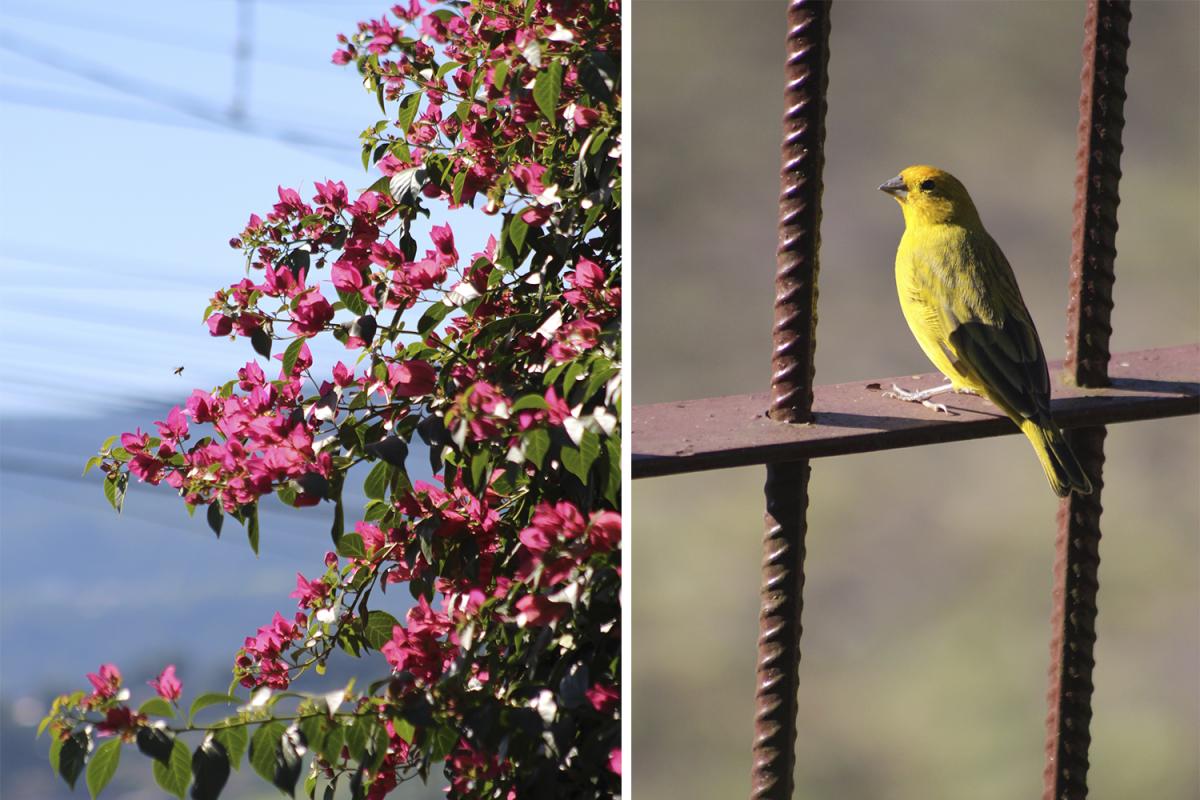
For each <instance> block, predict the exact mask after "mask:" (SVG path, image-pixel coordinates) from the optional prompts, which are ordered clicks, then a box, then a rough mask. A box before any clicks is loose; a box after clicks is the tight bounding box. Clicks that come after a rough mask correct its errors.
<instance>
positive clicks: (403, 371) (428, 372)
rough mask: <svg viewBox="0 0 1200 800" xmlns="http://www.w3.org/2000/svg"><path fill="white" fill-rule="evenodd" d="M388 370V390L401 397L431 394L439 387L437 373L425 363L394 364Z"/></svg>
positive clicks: (405, 362)
mask: <svg viewBox="0 0 1200 800" xmlns="http://www.w3.org/2000/svg"><path fill="white" fill-rule="evenodd" d="M387 369H388V388H389V389H390V390H391V392H392V394H394V395H397V396H399V397H419V396H421V395H423V394H429V393H430V392H432V391H433V388H434V387H435V386H436V385H437V371H436V370H434V368H433V366H432V365H431V364H429V363H427V362H425V361H402V362H399V363H396V362H392V363H390V364H388V365H387Z"/></svg>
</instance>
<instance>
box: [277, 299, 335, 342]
mask: <svg viewBox="0 0 1200 800" xmlns="http://www.w3.org/2000/svg"><path fill="white" fill-rule="evenodd" d="M331 319H333V306H331V305H330V304H329V301H328V300H326V299H325V298H324V296H322V295H321V293H320V292H317V291H316V290H310V291H309V292H307V293H306V294H305V295H304V296H303V297H302V298H301V299H300V302H299V303H298V304H297V305H296V307H295V308H294V309H292V324H290V325H288V330H289V331H291V332H292V333H294V334H296V335H298V336H316V335H317V334H318V333H320V332H321V330H322V329H323V328H324V327H325V324H326V323H328V322H329V321H330V320H331Z"/></svg>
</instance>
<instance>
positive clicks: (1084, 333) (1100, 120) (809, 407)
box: [633, 0, 1200, 800]
mask: <svg viewBox="0 0 1200 800" xmlns="http://www.w3.org/2000/svg"><path fill="white" fill-rule="evenodd" d="M829 7H830V3H829V2H828V1H827V0H792V2H791V3H790V4H789V6H788V12H787V59H786V63H785V71H786V90H785V106H784V107H785V113H784V138H783V169H782V174H781V182H782V192H781V195H780V223H779V249H778V259H777V271H776V281H775V325H774V331H773V332H774V336H773V343H774V350H773V353H772V379H771V391H770V394H769V396H768V395H745V396H737V397H723V398H713V399H707V400H696V401H687V402H679V403H661V404H657V405H650V406H638V407H635V408H634V411H633V445H634V446H633V450H634V452H633V477H634V478H645V477H653V476H658V475H669V474H675V473H682V472H692V471H697V470H709V469H722V468H727V467H734V466H744V465H747V464H765V465H766V467H767V480H766V486H765V493H766V518H765V521H766V531H765V534H764V538H763V568H762V570H763V572H762V574H763V578H762V589H761V593H762V597H761V602H762V606H761V612H760V616H759V640H758V651H759V655H758V667H757V669H758V675H757V679H758V680H757V691H756V697H755V736H754V744H753V747H754V753H753V771H752V776H751V797H753V798H756V800H758V799H761V800H766V799H767V798H779V799H782V798H790V797H791V796H792V794H793V771H794V767H795V742H796V701H797V686H798V672H799V663H800V635H801V630H802V629H801V624H800V616H801V610H802V608H803V597H802V592H803V588H804V553H805V547H804V537H805V533H806V531H807V520H806V515H807V508H808V476H809V472H810V468H809V459H811V458H816V457H821V456H833V455H842V454H846V453H859V452H870V451H876V450H886V449H892V448H897V447H911V446H920V445H926V444H934V443H937V442H946V441H957V440H962V439H973V438H980V437H986V436H998V435H1004V434H1012V433H1016V432H1017V430H1016V428H1015V427H1014V426H1013V425H1012V423H1011V422H1010V421H1009V420H1008V419H1007V417H1004V416H1003V415H1000V414H997V412H996V410H995V409H994V408H991V407H989V406H987V405H985V404H984V402H983V401H982V400H980V399H978V398H971V397H962V396H956V397H955V398H954V400H953V401H952V404H951V410H952V411H954V412H955V414H954V415H953V416H946V415H937V416H936V417H933V416H930V415H929V414H928V412H926V411H924V409H922V408H920V407H917V406H914V405H913V404H905V403H897V402H895V401H890V400H886V399H884V398H882V397H881V391H880V390H881V388H882V387H886V386H889V385H890V384H891V383H892V380H891V379H888V378H883V379H875V380H866V381H859V382H855V383H847V384H840V385H835V386H820V387H816V389H815V390H814V388H813V355H814V352H815V349H816V338H815V333H816V320H817V274H818V254H819V249H820V222H821V192H822V168H823V166H824V155H823V146H824V140H825V108H826V87H827V85H828V77H827V67H828V63H829V31H830V26H829V11H830V8H829ZM1129 22H1130V4H1129V2H1128V0H1089V2H1088V6H1087V15H1086V18H1085V21H1084V28H1085V35H1084V44H1083V70H1082V76H1081V83H1082V92H1081V96H1080V119H1079V150H1078V157H1077V161H1078V173H1077V177H1076V203H1075V226H1074V231H1073V248H1072V256H1071V264H1070V275H1071V277H1070V299H1069V302H1068V307H1067V313H1068V323H1069V324H1068V339H1067V358H1066V360H1065V362H1061V363H1057V364H1052V365H1051V368H1052V370H1059V371H1062V372H1065V375H1066V377H1067V379H1068V381H1069V383H1070V384H1071V385H1070V386H1066V387H1056V392H1055V398H1054V401H1053V404H1052V409H1053V414H1054V417H1055V419H1056V421H1057V422H1058V423H1059V424H1060V425H1061V426H1062V427H1063V428H1064V429H1067V436H1068V438H1069V440H1070V443H1071V446H1072V448H1073V449H1074V451H1075V453H1076V455H1077V456H1078V458H1079V461H1080V463H1081V464H1082V465H1083V467H1084V469H1085V470H1086V472H1087V473H1088V476H1089V478H1090V479H1091V481H1092V484H1093V486H1094V487H1095V491H1094V492H1093V493H1092V494H1091V495H1088V496H1085V497H1079V496H1077V495H1074V494H1072V495H1071V496H1070V497H1068V498H1066V499H1064V500H1062V501H1061V502H1060V505H1059V511H1058V539H1057V544H1056V557H1055V565H1054V589H1053V611H1052V616H1051V624H1052V626H1053V633H1052V637H1051V643H1050V648H1051V664H1050V670H1049V690H1048V695H1047V704H1048V708H1049V712H1048V715H1047V719H1046V727H1047V737H1046V766H1045V770H1044V784H1043V785H1044V788H1043V798H1044V800H1077V799H1078V798H1083V797H1086V795H1087V769H1088V746H1089V744H1090V733H1089V724H1090V721H1091V696H1092V682H1091V676H1092V667H1093V666H1094V660H1093V658H1092V646H1093V644H1094V642H1095V639H1096V633H1095V618H1096V591H1097V588H1098V582H1097V570H1098V567H1099V560H1100V559H1099V542H1100V515H1101V505H1100V499H1101V490H1102V488H1103V477H1102V471H1103V465H1104V437H1105V432H1106V428H1105V425H1107V424H1110V423H1115V422H1127V421H1133V420H1142V419H1154V418H1159V417H1170V416H1178V415H1183V414H1196V413H1200V345H1198V344H1193V345H1188V346H1184V347H1176V348H1164V349H1158V350H1146V351H1140V352H1136V353H1126V354H1121V355H1117V356H1112V355H1111V354H1110V353H1109V349H1108V342H1109V336H1110V334H1111V332H1112V327H1111V325H1110V321H1109V320H1110V313H1111V311H1112V305H1113V304H1112V284H1113V280H1114V272H1113V264H1114V260H1115V257H1116V249H1115V246H1114V241H1115V235H1116V230H1117V204H1118V202H1119V195H1118V185H1119V181H1120V177H1121V171H1120V159H1121V150H1122V147H1121V132H1122V129H1123V127H1124V116H1123V107H1124V101H1125V89H1124V85H1125V75H1126V72H1127V67H1126V61H1125V53H1126V51H1127V49H1128V47H1129V36H1128V31H1129ZM1110 365H1111V373H1110ZM904 382H905V383H906V384H908V385H913V383H914V382H913V381H912V380H911V379H909V378H906V379H905V381H904ZM941 382H942V381H941V376H940V375H936V374H930V375H926V376H922V377H921V379H919V380H918V381H916V382H915V383H916V386H917V387H918V388H920V387H921V386H923V385H928V386H932V385H936V384H939V383H941Z"/></svg>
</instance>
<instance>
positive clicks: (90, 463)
mask: <svg viewBox="0 0 1200 800" xmlns="http://www.w3.org/2000/svg"><path fill="white" fill-rule="evenodd" d="M102 463H104V457H103V456H92V457H91V458H89V459H88V460H87V463H86V464H84V466H83V474H84V475H87V474H88V473H89V472H91V471H92V467H95V466H98V465H99V464H102Z"/></svg>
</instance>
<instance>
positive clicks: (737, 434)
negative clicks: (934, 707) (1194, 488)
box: [633, 344, 1200, 479]
mask: <svg viewBox="0 0 1200 800" xmlns="http://www.w3.org/2000/svg"><path fill="white" fill-rule="evenodd" d="M1061 369H1062V362H1052V363H1051V364H1050V373H1051V375H1052V376H1053V375H1057V374H1060V372H1061ZM1111 372H1112V381H1111V385H1110V386H1108V387H1106V388H1104V389H1085V388H1081V387H1077V386H1071V385H1067V384H1063V385H1058V386H1055V387H1054V400H1053V402H1052V404H1051V410H1052V411H1053V413H1054V418H1055V420H1056V421H1057V422H1058V423H1059V425H1061V426H1062V427H1063V428H1067V429H1070V428H1080V427H1086V426H1094V425H1106V424H1110V423H1117V422H1132V421H1136V420H1143V419H1159V418H1162V417H1176V416H1183V415H1185V414H1197V413H1200V345H1196V344H1193V345H1186V346H1183V347H1169V348H1161V349H1155V350H1141V351H1137V352H1132V353H1121V354H1118V355H1115V356H1113V360H1112V363H1111ZM944 382H945V378H943V377H942V376H941V375H940V374H939V373H927V374H925V375H918V376H904V377H896V378H873V379H868V380H862V381H856V382H854V383H842V384H834V385H829V386H818V387H816V389H815V390H814V399H813V411H814V414H813V424H812V425H786V424H782V423H778V422H774V421H772V420H771V419H769V418H768V416H767V407H768V404H769V402H770V399H769V397H768V396H767V395H766V394H765V393H764V394H757V395H737V396H732V397H715V398H709V399H705V400H685V401H679V402H674V403H656V404H653V405H643V406H635V407H634V409H633V450H634V452H633V477H634V478H635V479H636V478H649V477H654V476H658V475H676V474H681V473H686V472H699V471H702V470H711V469H724V468H727V467H744V466H751V465H757V464H767V463H771V462H782V461H788V460H800V459H808V458H820V457H825V456H840V455H848V454H850V453H867V452H872V451H876V450H893V449H896V448H900V447H914V446H917V445H926V444H937V443H939V442H957V441H964V440H967V439H982V438H986V437H990V436H1003V435H1006V434H1015V433H1017V428H1016V426H1015V425H1013V424H1012V422H1011V421H1009V419H1008V418H1007V417H1005V416H1003V415H1002V414H1000V413H999V412H998V411H997V410H996V408H995V406H991V405H988V403H987V402H986V401H984V400H982V399H980V398H978V397H971V396H969V395H954V396H953V397H952V398H951V399H949V400H947V401H946V402H947V404H948V406H949V408H950V410H951V411H953V412H954V416H949V415H946V414H937V413H934V412H931V411H929V410H928V409H926V408H924V407H922V406H920V405H918V404H916V403H901V402H899V401H897V400H891V399H888V398H884V397H881V396H880V395H881V394H882V392H881V389H886V388H888V387H889V386H891V384H892V383H898V384H900V385H901V386H904V387H906V388H914V389H922V388H928V387H931V386H938V385H940V384H942V383H944Z"/></svg>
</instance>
